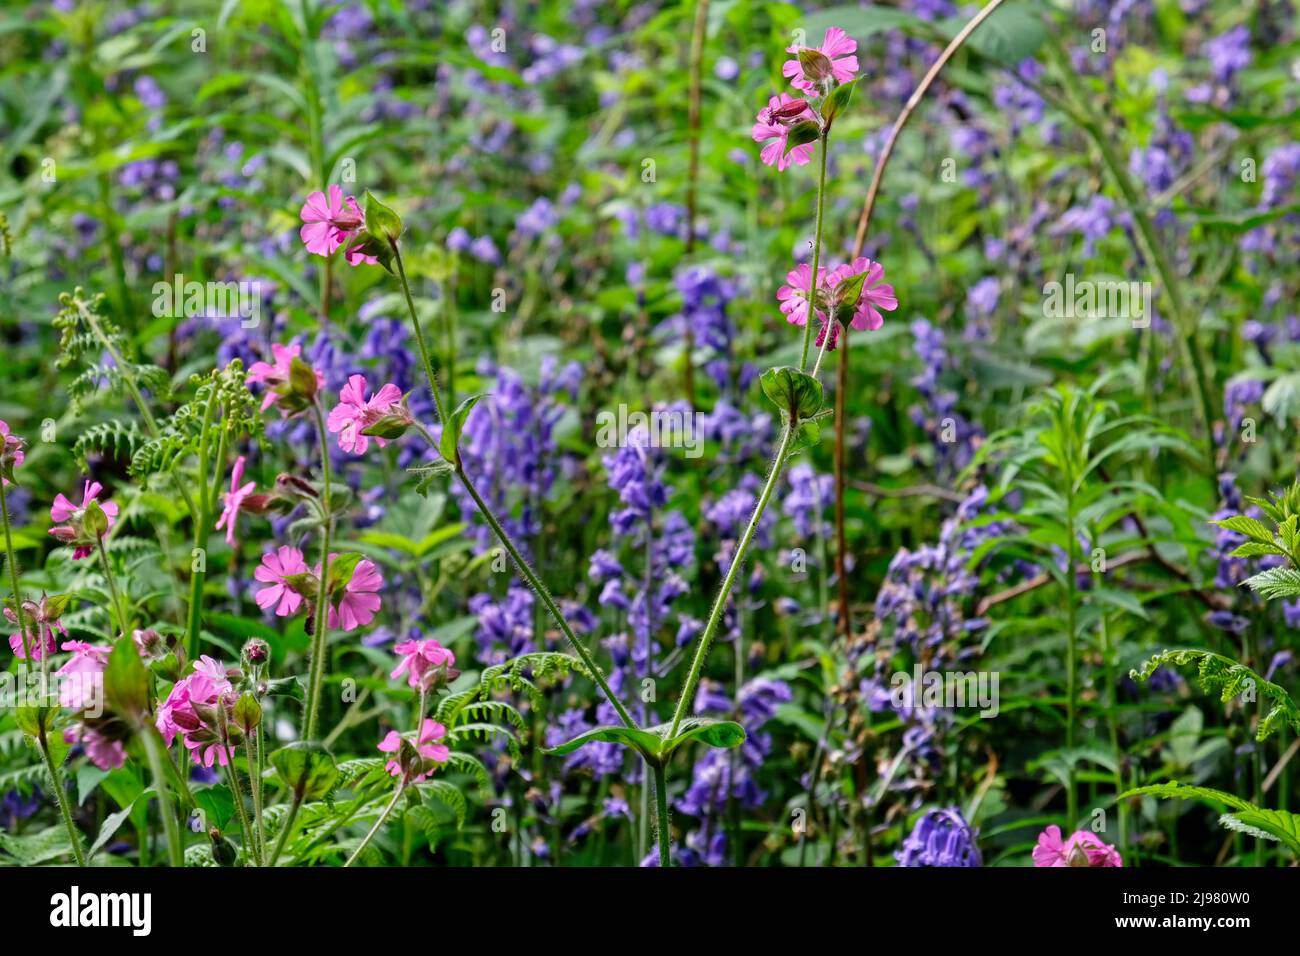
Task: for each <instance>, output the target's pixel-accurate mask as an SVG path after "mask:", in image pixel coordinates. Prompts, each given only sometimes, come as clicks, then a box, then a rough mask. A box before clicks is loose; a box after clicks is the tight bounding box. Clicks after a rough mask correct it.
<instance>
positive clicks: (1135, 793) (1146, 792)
mask: <svg viewBox="0 0 1300 956" xmlns="http://www.w3.org/2000/svg"><path fill="white" fill-rule="evenodd" d="M1143 796H1151V797H1159V798H1160V799H1162V800H1202V801H1204V800H1209V801H1212V802H1214V803H1221V804H1223V805H1224V806H1225V807H1232V808H1233V809H1234V810H1249V809H1252V808H1253V807H1254V804H1252V803H1251V802H1250V801H1248V800H1243V799H1242V798H1241V797H1238V796H1234V795H1233V794H1231V793H1226V792H1224V791H1223V790H1214V789H1212V788H1210V787H1193V786H1191V785H1189V784H1185V783H1176V782H1173V781H1170V782H1169V783H1155V784H1151V785H1150V786H1146V787H1135V788H1134V789H1132V790H1127V791H1125V792H1124V793H1121V794H1120V795H1119V798H1118V799H1120V800H1125V799H1127V798H1129V797H1143Z"/></svg>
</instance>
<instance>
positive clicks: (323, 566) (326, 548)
mask: <svg viewBox="0 0 1300 956" xmlns="http://www.w3.org/2000/svg"><path fill="white" fill-rule="evenodd" d="M312 412H313V413H314V414H315V416H316V433H317V435H318V436H319V440H320V459H321V475H322V479H323V483H322V485H321V505H322V510H323V512H324V515H323V517H322V519H321V557H320V586H319V588H318V589H317V592H316V614H315V617H314V619H313V621H314V624H313V628H312V653H311V670H310V676H309V678H308V682H307V684H308V692H307V719H306V725H305V728H306V729H305V731H304V737H305V739H307V740H315V739H316V737H315V734H316V719H317V716H318V714H319V711H320V698H321V692H322V690H323V689H324V685H325V655H326V653H327V652H328V645H327V638H328V635H329V602H328V600H327V598H328V597H329V576H330V523H331V522H332V521H333V520H334V516H333V513H332V511H331V509H330V451H329V435H328V434H327V433H326V431H325V416H324V414H323V413H322V412H321V408H320V402H316V401H313V402H312Z"/></svg>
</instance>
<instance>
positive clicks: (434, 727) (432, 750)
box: [379, 717, 451, 783]
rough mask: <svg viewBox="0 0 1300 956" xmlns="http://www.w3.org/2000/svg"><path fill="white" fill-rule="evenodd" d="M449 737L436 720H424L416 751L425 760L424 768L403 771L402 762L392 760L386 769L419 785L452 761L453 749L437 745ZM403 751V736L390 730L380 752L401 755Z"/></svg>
mask: <svg viewBox="0 0 1300 956" xmlns="http://www.w3.org/2000/svg"><path fill="white" fill-rule="evenodd" d="M446 736H447V728H446V727H444V726H443V725H442V724H440V723H438V722H437V721H436V720H431V719H429V718H427V717H426V718H425V719H424V723H423V724H421V725H420V734H419V736H418V737H417V738H416V741H415V751H416V753H418V754H419V755H420V756H421V757H422V758H423V759H424V767H423V768H422V769H420V770H418V771H416V770H415V768H410V769H408V770H406V771H403V769H402V764H401V761H400V760H396V759H394V760H390V761H388V762H387V763H386V764H384V768H385V769H386V770H387V771H388V772H389V774H391V775H392V776H394V777H401V776H403V774H404V773H405V774H406V775H407V778H408V779H407V780H406V782H407V783H419V782H420V781H422V780H424V779H425V778H426V777H428V775H429V773H430V772H431V770H433V769H436V768H437V767H439V766H441V765H442V764H445V763H446V762H447V761H448V760H450V759H451V748H450V747H448V746H447V745H446V744H440V743H436V741H439V740H442V739H443V738H444V737H446ZM401 749H402V735H401V734H399V733H398V732H397V731H395V730H390V731H389V732H388V736H387V737H385V738H384V739H383V740H381V741H380V742H379V750H380V751H381V752H382V753H386V754H399V753H400V752H401Z"/></svg>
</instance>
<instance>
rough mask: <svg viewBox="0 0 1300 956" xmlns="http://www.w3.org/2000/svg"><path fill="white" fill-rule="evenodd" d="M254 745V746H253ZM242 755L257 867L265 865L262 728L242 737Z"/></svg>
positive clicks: (259, 726)
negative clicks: (246, 777) (251, 795)
mask: <svg viewBox="0 0 1300 956" xmlns="http://www.w3.org/2000/svg"><path fill="white" fill-rule="evenodd" d="M255 745H256V746H255ZM244 755H245V757H246V758H247V759H248V789H249V790H250V791H252V794H253V840H254V846H256V847H257V858H258V865H259V866H265V865H266V824H265V823H264V822H263V821H262V727H261V725H260V724H259V725H258V727H257V729H256V731H255V732H253V733H251V734H247V735H245V737H244Z"/></svg>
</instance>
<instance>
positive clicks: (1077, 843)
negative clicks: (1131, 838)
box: [1033, 824, 1124, 867]
mask: <svg viewBox="0 0 1300 956" xmlns="http://www.w3.org/2000/svg"><path fill="white" fill-rule="evenodd" d="M1033 856H1034V866H1088V867H1107V866H1123V865H1124V861H1123V859H1121V858H1120V855H1119V851H1118V850H1116V849H1115V848H1114V847H1113V846H1111V845H1110V844H1109V843H1102V842H1101V840H1099V839H1098V838H1097V836H1096V834H1093V833H1089V832H1088V831H1087V830H1076V831H1075V832H1074V833H1073V834H1071V836H1070V838H1069V839H1068V840H1066V839H1062V837H1061V828H1060V827H1058V826H1056V824H1052V825H1051V826H1050V827H1048V828H1047V829H1046V830H1044V831H1043V832H1042V833H1040V834H1039V835H1038V845H1037V846H1036V847H1034V853H1033Z"/></svg>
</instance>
